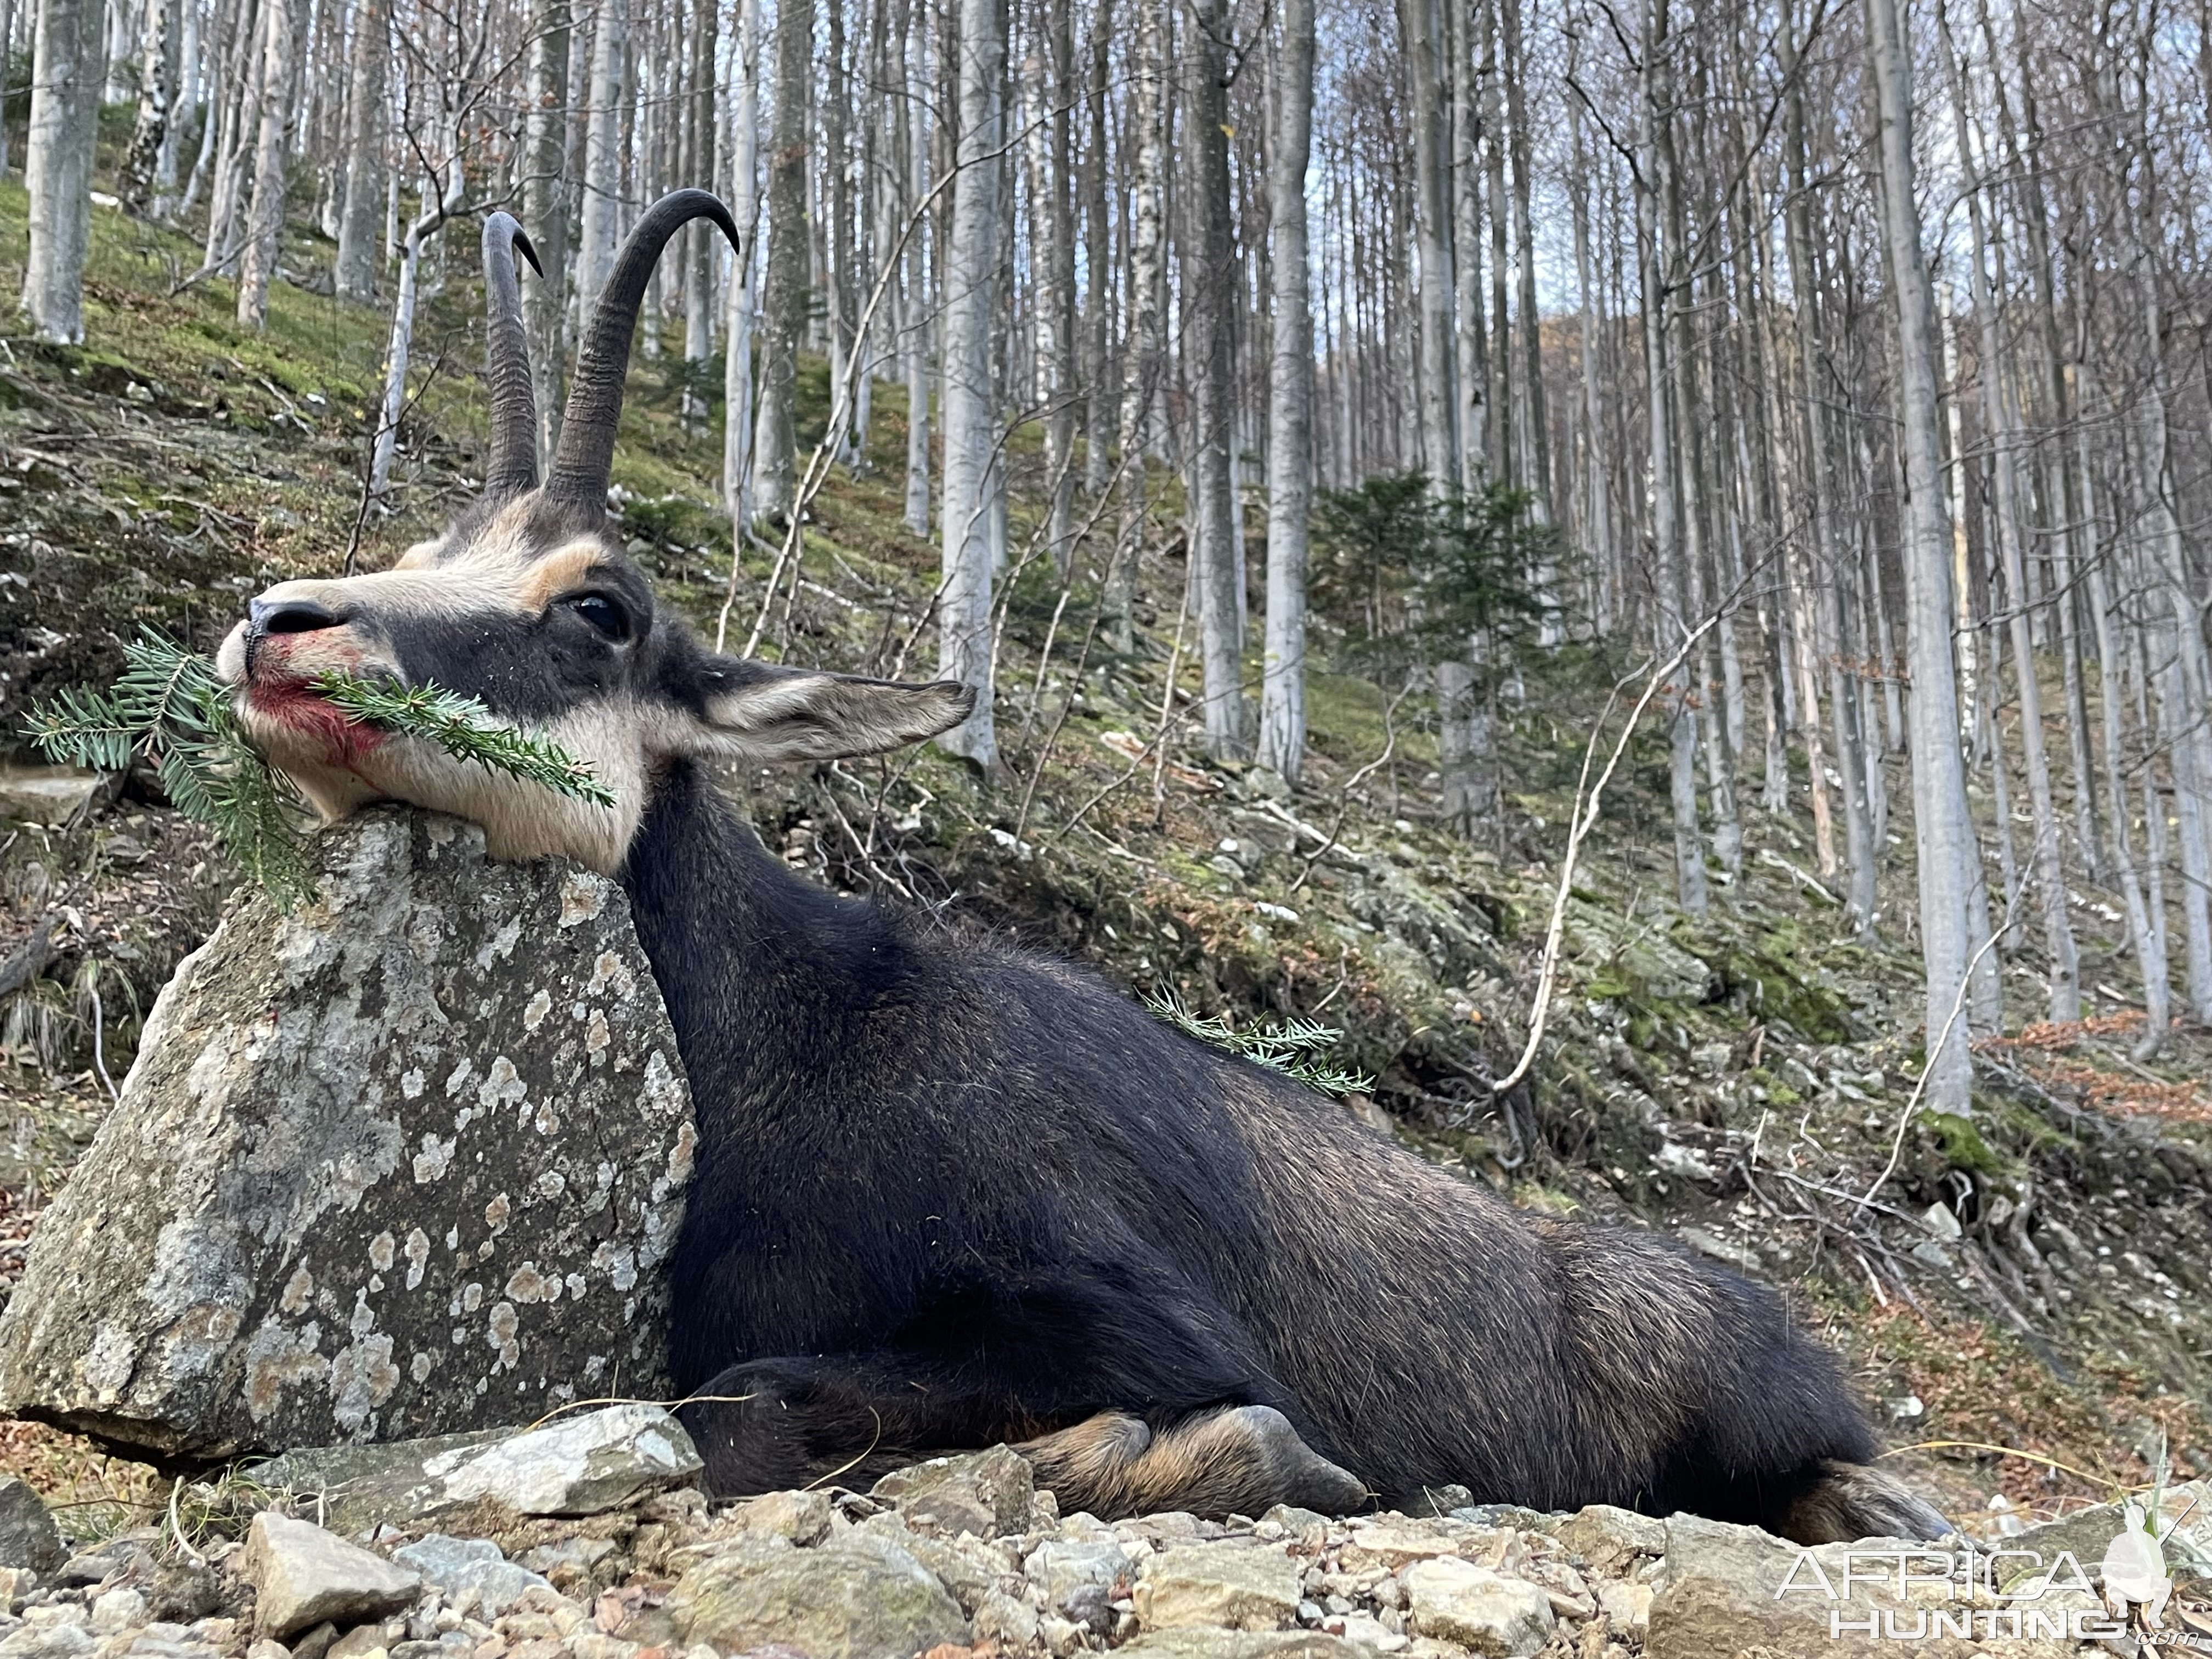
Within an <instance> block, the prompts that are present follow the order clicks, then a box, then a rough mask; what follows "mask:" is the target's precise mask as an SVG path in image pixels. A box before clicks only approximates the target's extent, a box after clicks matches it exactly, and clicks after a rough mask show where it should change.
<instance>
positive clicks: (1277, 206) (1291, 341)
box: [1260, 0, 1442, 783]
mask: <svg viewBox="0 0 2212 1659" xmlns="http://www.w3.org/2000/svg"><path fill="white" fill-rule="evenodd" d="M1313 82H1314V0H1284V5H1283V39H1282V45H1281V47H1280V49H1279V52H1278V53H1277V56H1276V59H1275V84H1274V88H1273V91H1274V103H1273V115H1274V131H1273V135H1272V137H1273V152H1272V154H1271V155H1269V157H1268V179H1267V197H1268V202H1267V209H1268V210H1267V220H1268V231H1269V234H1270V237H1271V239H1272V241H1273V246H1272V248H1271V249H1270V252H1271V253H1272V255H1273V266H1272V268H1271V270H1270V272H1269V275H1270V276H1271V277H1272V278H1273V284H1274V293H1273V300H1274V311H1275V314H1274V331H1273V349H1274V362H1273V366H1272V370H1271V373H1270V374H1269V377H1268V381H1269V384H1268V404H1267V645H1266V656H1265V661H1264V666H1263V668H1262V670H1261V698H1260V763H1261V765H1262V766H1267V767H1272V768H1273V769H1275V770H1276V771H1277V772H1279V773H1280V774H1281V775H1283V776H1284V777H1285V778H1288V779H1289V780H1290V781H1292V782H1293V783H1295V782H1297V777H1298V769H1299V767H1300V766H1301V765H1302V764H1303V763H1304V757H1305V742H1306V555H1307V540H1306V537H1307V520H1308V519H1309V517H1310V515H1311V513H1312V510H1313V471H1314V468H1313V386H1314V365H1313V302H1312V297H1311V295H1310V293H1309V292H1308V282H1309V276H1308V271H1307V246H1306V164H1307V161H1308V159H1309V157H1310V152H1311V149H1312V144H1313ZM1438 694H1439V696H1441V695H1442V687H1441V686H1439V689H1438Z"/></svg>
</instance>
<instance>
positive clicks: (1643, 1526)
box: [1552, 1504, 1667, 1572]
mask: <svg viewBox="0 0 2212 1659" xmlns="http://www.w3.org/2000/svg"><path fill="white" fill-rule="evenodd" d="M1552 1535H1553V1537H1554V1538H1557V1539H1558V1540H1559V1542H1560V1544H1561V1545H1563V1546H1564V1547H1565V1549H1566V1551H1567V1553H1569V1554H1571V1555H1579V1556H1581V1557H1582V1558H1583V1559H1584V1560H1585V1561H1587V1562H1589V1564H1590V1565H1592V1566H1593V1567H1595V1568H1596V1569H1597V1570H1598V1571H1601V1572H1614V1571H1622V1570H1623V1569H1624V1567H1625V1566H1626V1565H1629V1564H1632V1563H1633V1562H1634V1561H1635V1560H1636V1559H1637V1558H1638V1557H1640V1556H1651V1555H1663V1554H1665V1553H1666V1551H1667V1523H1666V1522H1663V1521H1658V1520H1655V1519H1653V1518H1652V1517H1651V1516H1648V1515H1638V1513H1637V1512H1636V1511H1635V1510H1624V1509H1619V1508H1616V1507H1615V1506H1614V1505H1613V1504H1588V1505H1586V1506H1585V1507H1583V1509H1581V1510H1577V1511H1576V1512H1575V1513H1574V1514H1573V1515H1571V1516H1569V1517H1568V1518H1567V1519H1566V1520H1565V1521H1562V1522H1559V1525H1557V1526H1556V1527H1554V1528H1552Z"/></svg>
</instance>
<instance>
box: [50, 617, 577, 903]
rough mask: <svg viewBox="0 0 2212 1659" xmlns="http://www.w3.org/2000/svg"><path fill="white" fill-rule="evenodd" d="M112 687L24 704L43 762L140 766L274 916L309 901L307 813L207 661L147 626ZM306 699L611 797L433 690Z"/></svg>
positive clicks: (370, 685)
mask: <svg viewBox="0 0 2212 1659" xmlns="http://www.w3.org/2000/svg"><path fill="white" fill-rule="evenodd" d="M123 655H124V661H125V669H124V671H123V676H122V678H119V679H118V680H117V681H116V682H115V684H114V686H113V688H112V690H106V691H94V690H90V689H88V688H87V687H82V686H79V687H76V688H74V689H72V690H66V691H64V692H62V693H61V694H60V695H59V696H57V697H55V698H53V699H52V701H51V702H42V703H40V704H38V705H36V706H35V707H33V708H32V710H31V713H30V719H29V723H28V725H27V727H26V731H27V735H28V736H29V738H30V739H31V741H32V742H33V743H34V744H37V745H38V747H39V748H40V750H42V751H43V752H44V753H45V754H46V756H47V757H48V758H49V759H52V760H54V761H57V762H58V763H62V764H64V765H70V766H82V767H88V768H91V769H94V770H97V771H102V772H120V771H122V770H124V769H125V768H127V767H128V766H129V765H130V764H131V762H132V761H133V760H134V759H137V758H140V757H143V758H144V759H145V760H147V761H148V762H149V763H151V764H152V765H153V767H154V769H155V774H156V775H158V776H159V777H160V779H161V787H162V788H163V789H164V790H165V791H167V793H168V797H169V799H170V800H171V801H172V802H173V804H174V805H175V806H176V808H177V810H178V811H179V812H182V813H183V814H184V815H185V817H189V818H195V819H197V820H198V821H199V822H200V823H205V824H210V825H212V826H213V827H214V829H215V830H216V834H218V835H219V836H222V842H223V845H224V847H225V848H227V849H228V852H229V854H230V855H231V857H232V858H233V859H234V860H236V862H237V864H238V866H239V868H240V870H241V871H242V872H244V873H245V875H246V878H247V879H249V880H251V881H252V882H253V883H254V884H257V885H258V886H259V887H261V888H262V889H263V890H264V891H266V892H267V893H268V894H269V896H270V898H271V899H272V900H274V901H275V902H276V906H277V908H280V909H283V910H288V911H289V910H290V909H291V908H293V906H294V905H295V904H297V903H299V902H301V901H302V900H305V899H309V898H313V896H314V890H315V889H314V878H313V874H312V873H311V872H309V870H308V867H307V857H306V835H305V831H304V829H303V827H302V826H303V824H304V823H305V822H306V819H307V804H306V803H305V802H304V801H302V800H301V799H300V795H299V793H298V791H296V790H295V789H294V788H293V787H292V786H291V784H290V782H289V781H287V780H286V778H285V777H284V775H283V774H282V773H280V772H276V771H273V770H271V769H270V766H269V763H267V762H266V761H264V760H263V759H262V757H260V755H258V753H256V752H255V750H253V748H252V746H251V745H250V744H248V743H247V742H246V736H245V733H244V732H241V731H240V729H239V725H238V714H237V711H236V708H235V707H234V702H233V697H234V688H233V687H231V686H228V685H226V684H223V683H222V680H221V679H219V678H216V671H215V665H214V664H213V663H212V662H210V660H209V659H207V658H205V657H203V656H200V655H198V654H197V653H193V652H190V651H186V650H185V649H184V648H183V647H181V646H179V645H177V644H176V643H175V642H173V641H170V640H166V639H164V638H162V637H161V635H159V634H156V633H155V632H154V631H153V630H152V629H145V630H143V632H141V634H140V635H139V636H138V638H137V639H136V640H135V641H131V643H130V644H128V645H126V646H125V647H123ZM314 690H315V692H316V694H317V695H318V696H321V697H323V698H325V699H326V700H327V701H328V702H330V703H331V705H332V706H333V707H334V708H337V709H338V710H340V711H341V712H342V713H343V714H345V715H346V716H347V717H348V718H349V719H351V720H358V721H361V722H362V723H363V724H365V725H370V726H378V727H380V728H381V729H382V730H385V731H387V732H394V733H397V734H399V735H401V736H405V737H413V738H422V739H424V740H425V741H427V742H430V743H435V744H437V745H438V746H439V747H440V748H441V749H443V750H445V751H446V752H447V754H449V755H452V756H453V757H456V758H457V759H460V760H465V761H473V762H475V763H477V765H479V766H482V767H483V768H484V769H486V770H488V771H495V772H505V773H507V774H509V775H512V776H514V777H518V778H522V779H524V780H526V781H529V782H532V783H537V784H542V785H543V786H544V787H546V788H548V789H551V790H554V791H555V792H556V793H560V794H564V795H573V796H574V797H576V798H577V799H582V800H587V801H590V802H592V804H594V805H600V806H611V805H614V804H615V794H614V791H613V790H611V789H610V788H609V787H607V786H606V785H605V783H603V782H601V781H599V779H597V778H595V777H593V776H592V769H591V768H590V767H589V766H588V765H586V763H583V762H582V761H580V760H578V759H577V758H576V757H574V756H573V755H571V754H569V753H568V751H567V750H564V749H562V747H561V745H560V744H556V743H555V742H553V741H552V740H551V739H550V738H540V737H532V736H531V735H530V734H529V733H527V732H520V731H517V730H516V729H515V728H514V727H513V726H502V725H501V724H500V723H499V720H498V717H497V716H495V714H493V713H492V712H491V710H490V709H489V708H486V707H485V706H484V705H483V703H481V702H477V700H476V699H475V698H473V697H465V696H461V695H460V694H459V693H458V692H454V691H448V690H445V689H444V688H442V687H441V686H436V685H414V686H401V685H392V684H386V683H383V682H379V681H372V680H364V679H361V678H356V677H355V676H352V675H349V674H325V675H324V676H323V677H321V678H319V679H318V680H316V681H315V682H314Z"/></svg>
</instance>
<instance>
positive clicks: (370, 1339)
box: [0, 808, 694, 1460]
mask: <svg viewBox="0 0 2212 1659" xmlns="http://www.w3.org/2000/svg"><path fill="white" fill-rule="evenodd" d="M315 856H316V860H317V864H318V866H319V873H320V882H321V890H320V895H319V897H318V898H317V900H316V901H315V902H313V903H312V904H308V905H306V906H303V907H301V908H300V909H299V910H298V911H297V912H296V913H295V914H294V915H290V916H283V915H278V914H277V913H276V910H275V909H274V908H272V907H271V906H270V904H269V903H268V902H265V901H264V900H263V899H261V898H258V897H252V898H248V899H246V901H245V902H242V903H240V904H239V905H238V907H237V908H235V909H234V910H233V912H232V913H231V914H230V915H229V916H228V918H227V919H226V920H225V921H224V922H223V924H222V927H219V928H218V929H217V930H216V933H215V935H214V937H213V938H211V939H210V940H209V941H208V942H207V944H206V945H204V946H203V947H201V949H200V950H198V951H195V952H194V953H193V954H192V955H191V957H187V958H186V959H185V962H184V963H182V964H181V965H180V966H179V969H178V970H177V974H176V977H175V978H174V979H173V980H172V981H170V983H169V985H168V986H167V988H166V989H164V990H163V992H162V993H161V998H160V1000H158V1001H157V1002H156V1004H155V1008H154V1012H153V1016H152V1018H150V1019H149V1021H148V1023H147V1025H146V1030H145V1033H144V1036H143V1038H142V1040H141V1044H140V1048H139V1054H138V1059H137V1063H136V1064H135V1065H134V1066H132V1067H131V1075H130V1078H129V1079H128V1081H127V1082H126V1083H125V1086H124V1090H123V1099H122V1101H121V1103H120V1104H119V1105H118V1106H117V1108H116V1109H115V1110H114V1111H113V1112H112V1114H111V1115H109V1117H108V1119H107V1121H106V1123H105V1125H104V1126H103V1127H101V1130H100V1134H99V1137H98V1139H96V1140H95V1141H94V1144H93V1146H92V1149H91V1151H90V1152H88V1153H87V1154H86V1157H85V1158H84V1161H83V1162H82V1164H80V1165H79V1166H78V1168H77V1170H76V1174H75V1175H74V1176H71V1177H70V1183H69V1185H68V1187H67V1188H65V1189H64V1192H63V1193H62V1194H61V1196H60V1197H59V1198H58V1199H57V1200H55V1201H54V1203H53V1205H52V1206H51V1207H50V1208H49V1209H48V1210H47V1211H46V1213H45V1215H44V1216H43V1217H42V1218H41V1219H40V1225H39V1228H38V1230H37V1231H36V1233H35V1234H34V1236H33V1239H32V1243H31V1249H30V1253H29V1259H28V1261H27V1265H26V1267H25V1268H24V1272H23V1275H22V1279H21V1283H20V1285H18V1287H17V1289H16V1291H15V1295H14V1296H13V1297H11V1298H10V1299H9V1304H8V1308H7V1311H6V1314H5V1316H4V1317H0V1408H4V1409H6V1410H9V1411H12V1412H15V1413H18V1414H21V1415H24V1416H29V1417H34V1418H38V1419H43V1420H45V1421H47V1422H52V1423H55V1424H58V1425H61V1426H63V1427H64V1428H69V1429H72V1430H76V1431H79V1432H82V1433H87V1434H90V1435H93V1436H94V1437H98V1438H100V1439H101V1440H103V1441H106V1442H107V1443H111V1444H114V1445H119V1446H122V1447H125V1448H127V1449H131V1450H134V1451H137V1452H141V1453H152V1454H154V1455H156V1456H157V1457H184V1458H191V1459H196V1460H197V1459H206V1460H213V1459H218V1458H227V1457H231V1456H234V1455H238V1454H239V1453H241V1452H245V1451H250V1450H253V1449H274V1448H283V1447H287V1446H300V1445H310V1446H312V1445H325V1444H331V1443H338V1442H348V1441H351V1442H363V1441H372V1440H380V1439H393V1438H398V1437H409V1436H428V1435H441V1434H450V1433H455V1432H459V1431H467V1430H471V1429H479V1428H489V1427H491V1426H494V1425H500V1424H502V1423H513V1422H514V1421H516V1420H518V1419H520V1420H524V1421H527V1420H529V1419H532V1418H535V1417H537V1416H538V1415H540V1414H541V1413H544V1411H545V1410H547V1409H548V1408H550V1407H553V1406H555V1405H557V1404H559V1403H560V1402H561V1401H564V1400H568V1399H572V1398H579V1397H584V1396H589V1395H603V1394H606V1393H609V1392H612V1391H614V1385H615V1383H616V1382H617V1378H619V1382H620V1384H621V1389H620V1391H621V1392H622V1393H623V1394H625V1395H642V1396H646V1397H652V1396H654V1395H665V1393H666V1392H667V1391H668V1389H667V1380H666V1364H665V1326H666V1312H667V1291H666V1285H665V1275H664V1267H665V1258H666V1256H667V1254H668V1252H669V1250H670V1249H671V1245H672V1243H673V1242H674V1238H675V1235H676V1231H677V1228H678V1225H679V1223H680V1221H681V1219H682V1214H683V1204H684V1188H685V1186H686V1183H687V1182H688V1181H689V1178H690V1170H691V1157H692V1149H693V1145H694V1130H693V1125H692V1117H691V1109H690V1096H689V1091H688V1090H687V1089H686V1087H685V1085H684V1076H683V1072H682V1067H681V1064H680V1062H679V1060H678V1054H677V1049H676V1042H675V1037H674V1035H673V1034H672V1033H671V1030H670V1029H669V1026H668V1020H667V1015H666V1012H665V1010H664V1009H663V1007H662V1006H661V1000H660V995H659V989H658V987H656V986H655V985H654V983H653V976H652V974H651V972H650V970H649V969H648V967H647V963H646V960H645V957H644V954H643V952H642V951H641V949H640V948H639V945H638V943H637V939H636V936H635V933H633V932H632V930H631V927H630V923H629V908H628V906H627V904H626V902H625V901H624V899H623V894H622V892H621V890H620V889H618V888H617V887H616V886H615V885H614V884H612V883H611V882H608V881H606V880H605V879H604V878H600V877H599V876H596V875H593V874H591V873H590V872H586V871H584V870H580V869H578V868H576V867H575V866H570V865H566V864H562V863H558V862H555V861H550V860H547V861H541V862H538V863H532V864H495V863H491V862H489V861H488V860H486V858H485V857H484V852H483V835H482V833H481V832H480V831H479V830H477V829H475V828H474V827H473V826H471V825H468V824H465V823H460V822H459V821H458V820H456V819H453V818H447V817H438V816H435V815H433V814H428V813H422V812H416V811H405V810H401V809H397V808H384V809H379V810H376V811H369V812H367V813H363V814H362V815H361V816H360V817H356V818H353V819H350V820H349V821H348V822H346V823H343V824H341V825H339V826H338V827H337V828H336V829H332V830H330V831H328V832H327V833H325V835H324V836H322V837H321V839H320V841H319V844H318V847H317V849H316V854H315Z"/></svg>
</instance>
